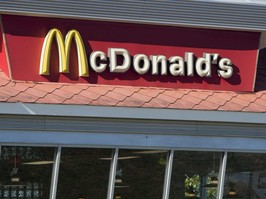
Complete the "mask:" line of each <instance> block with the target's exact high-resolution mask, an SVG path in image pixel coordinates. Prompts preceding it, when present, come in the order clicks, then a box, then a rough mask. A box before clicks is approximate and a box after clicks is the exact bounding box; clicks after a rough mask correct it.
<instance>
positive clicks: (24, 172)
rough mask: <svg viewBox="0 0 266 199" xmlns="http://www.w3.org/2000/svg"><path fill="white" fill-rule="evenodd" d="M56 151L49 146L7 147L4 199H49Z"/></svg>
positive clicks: (0, 166)
mask: <svg viewBox="0 0 266 199" xmlns="http://www.w3.org/2000/svg"><path fill="white" fill-rule="evenodd" d="M54 151H55V150H54V148H47V147H21V146H17V147H16V146H12V147H11V146H10V147H9V146H3V147H2V150H1V156H0V157H1V159H0V183H1V185H0V198H2V199H18V198H19V199H47V198H49V193H50V184H51V175H52V168H53V159H54Z"/></svg>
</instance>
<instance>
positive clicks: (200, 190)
mask: <svg viewBox="0 0 266 199" xmlns="http://www.w3.org/2000/svg"><path fill="white" fill-rule="evenodd" d="M220 158H221V153H214V152H192V151H175V153H174V160H173V168H172V177H171V188H170V196H169V198H170V199H176V198H201V199H205V198H206V199H215V198H216V195H217V185H218V172H219V166H220Z"/></svg>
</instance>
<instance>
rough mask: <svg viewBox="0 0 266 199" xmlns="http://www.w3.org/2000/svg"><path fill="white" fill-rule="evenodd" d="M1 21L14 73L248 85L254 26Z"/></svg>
mask: <svg viewBox="0 0 266 199" xmlns="http://www.w3.org/2000/svg"><path fill="white" fill-rule="evenodd" d="M15 24H20V25H21V26H23V28H17V27H15ZM2 27H3V28H2V31H3V35H4V39H5V40H4V42H2V46H3V44H4V45H6V46H7V48H6V49H7V50H6V51H5V49H4V48H3V47H2V49H4V51H1V48H0V62H1V65H0V68H1V69H2V71H5V72H6V71H7V72H6V73H7V74H9V75H10V76H11V78H12V79H14V80H23V81H35V82H61V83H82V84H105V85H127V86H140V87H142V86H144V87H165V88H182V89H205V90H206V89H207V90H233V91H253V89H254V82H255V76H256V66H257V57H258V46H259V41H260V34H259V33H256V32H244V31H241V32H238V31H225V30H224V31H220V30H210V29H193V28H187V27H168V26H158V25H147V24H146V25H144V24H126V23H122V22H121V23H118V22H117V23H114V22H104V21H90V20H74V19H72V20H70V19H54V18H43V17H28V16H10V15H2ZM51 27H52V28H51ZM107 30H108V31H107ZM136 30H137V31H136ZM0 31H1V30H0ZM247 41H248V42H247ZM0 44H1V41H0ZM55 46H57V47H56V48H54V47H55ZM74 46H75V47H74ZM73 47H74V48H73ZM5 53H6V55H5Z"/></svg>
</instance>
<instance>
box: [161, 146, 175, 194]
mask: <svg viewBox="0 0 266 199" xmlns="http://www.w3.org/2000/svg"><path fill="white" fill-rule="evenodd" d="M173 159H174V150H171V151H168V154H167V165H166V167H165V176H164V187H163V197H162V199H168V198H169V193H170V185H171V176H172V166H173Z"/></svg>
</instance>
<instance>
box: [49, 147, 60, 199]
mask: <svg viewBox="0 0 266 199" xmlns="http://www.w3.org/2000/svg"><path fill="white" fill-rule="evenodd" d="M60 159H61V146H59V147H57V150H56V151H55V157H54V165H53V171H52V180H51V187H50V199H56V191H57V183H58V175H59V166H60Z"/></svg>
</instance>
